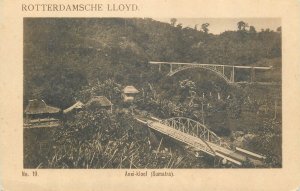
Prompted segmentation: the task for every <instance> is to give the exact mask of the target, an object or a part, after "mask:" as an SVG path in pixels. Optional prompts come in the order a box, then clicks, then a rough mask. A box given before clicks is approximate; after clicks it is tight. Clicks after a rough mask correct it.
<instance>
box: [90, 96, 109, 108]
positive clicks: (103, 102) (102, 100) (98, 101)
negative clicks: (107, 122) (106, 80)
mask: <svg viewBox="0 0 300 191" xmlns="http://www.w3.org/2000/svg"><path fill="white" fill-rule="evenodd" d="M93 104H95V105H99V106H102V107H106V106H112V105H113V104H112V103H111V102H110V101H109V100H108V99H107V98H106V97H104V96H94V97H92V98H91V99H90V100H89V101H88V102H87V103H86V104H85V105H86V106H90V105H93Z"/></svg>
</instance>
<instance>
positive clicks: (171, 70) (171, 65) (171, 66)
mask: <svg viewBox="0 0 300 191" xmlns="http://www.w3.org/2000/svg"><path fill="white" fill-rule="evenodd" d="M171 72H173V64H170V73H171Z"/></svg>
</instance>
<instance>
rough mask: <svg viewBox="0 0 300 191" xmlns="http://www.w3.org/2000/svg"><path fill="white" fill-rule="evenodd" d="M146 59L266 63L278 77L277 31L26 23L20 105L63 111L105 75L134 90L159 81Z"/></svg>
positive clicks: (108, 21) (124, 22)
mask: <svg viewBox="0 0 300 191" xmlns="http://www.w3.org/2000/svg"><path fill="white" fill-rule="evenodd" d="M149 60H156V61H181V62H199V63H218V64H228V65H231V64H238V65H246V64H247V65H259V64H265V63H268V65H274V66H276V68H278V71H279V72H280V71H281V34H280V33H279V32H273V31H269V30H265V31H261V32H256V31H251V32H250V31H241V30H239V31H226V32H224V33H222V34H220V35H213V34H209V33H205V32H203V31H199V30H195V29H192V28H182V27H181V26H180V25H178V26H172V25H171V24H167V23H162V22H158V21H155V20H153V19H149V18H145V19H121V18H104V19H96V18H95V19H52V18H51V19H50V18H49V19H44V18H43V19H30V18H27V19H25V20H24V104H26V103H27V100H28V99H33V98H43V99H44V100H46V102H47V103H49V104H52V105H55V106H58V107H61V108H65V107H67V106H69V105H70V104H71V103H73V102H74V99H75V97H76V96H77V95H76V94H77V92H78V91H79V90H80V89H81V88H82V87H83V86H86V85H88V84H91V83H94V82H97V81H104V80H106V79H109V78H110V79H114V80H115V81H116V82H119V83H120V82H122V84H126V83H130V84H134V85H135V86H137V87H140V86H141V85H142V84H143V83H145V82H152V83H153V82H158V81H161V80H165V79H164V78H163V76H161V75H159V74H157V73H156V72H157V68H151V67H150V66H149V65H148V64H147V62H148V61H149ZM203 75H208V74H203ZM271 81H280V75H273V76H271ZM201 82H203V80H202V81H201Z"/></svg>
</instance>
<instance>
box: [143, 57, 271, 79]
mask: <svg viewBox="0 0 300 191" xmlns="http://www.w3.org/2000/svg"><path fill="white" fill-rule="evenodd" d="M149 64H153V65H158V67H159V71H161V70H162V69H161V68H162V66H163V65H168V66H169V68H170V71H169V73H168V74H167V76H173V75H175V74H176V73H178V72H180V71H183V70H187V69H192V68H200V69H204V70H208V71H211V72H213V73H215V74H216V75H218V76H219V77H220V78H222V79H224V80H225V81H226V82H227V83H228V84H234V83H238V82H237V81H236V79H235V74H236V70H235V69H237V68H243V69H248V70H250V71H251V78H250V81H251V82H255V71H256V70H270V69H272V67H269V66H268V67H261V66H236V65H220V64H200V63H180V62H156V61H150V62H149Z"/></svg>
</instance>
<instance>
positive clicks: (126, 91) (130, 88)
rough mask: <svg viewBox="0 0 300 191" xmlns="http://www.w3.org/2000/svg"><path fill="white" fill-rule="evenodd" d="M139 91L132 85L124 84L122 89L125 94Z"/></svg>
mask: <svg viewBox="0 0 300 191" xmlns="http://www.w3.org/2000/svg"><path fill="white" fill-rule="evenodd" d="M139 92H140V91H139V90H137V89H136V88H135V87H134V86H126V87H125V88H124V89H123V93H125V94H137V93H139Z"/></svg>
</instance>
